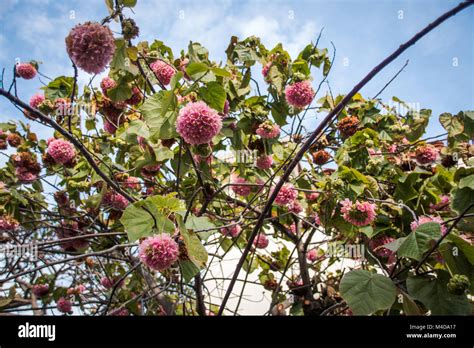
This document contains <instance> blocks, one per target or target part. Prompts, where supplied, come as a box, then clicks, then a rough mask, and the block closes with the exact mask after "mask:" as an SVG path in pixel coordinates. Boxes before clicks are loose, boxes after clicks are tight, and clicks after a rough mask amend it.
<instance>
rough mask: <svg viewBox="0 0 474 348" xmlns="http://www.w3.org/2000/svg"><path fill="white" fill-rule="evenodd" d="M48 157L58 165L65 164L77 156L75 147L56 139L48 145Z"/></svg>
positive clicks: (65, 141)
mask: <svg viewBox="0 0 474 348" xmlns="http://www.w3.org/2000/svg"><path fill="white" fill-rule="evenodd" d="M47 151H48V155H50V156H51V157H52V158H53V160H54V161H55V162H56V163H58V164H65V163H68V162H69V161H71V160H72V159H73V158H74V157H75V156H76V150H75V149H74V145H72V144H71V143H70V142H69V141H67V140H64V139H54V140H53V141H51V142H50V143H49V144H48V149H47Z"/></svg>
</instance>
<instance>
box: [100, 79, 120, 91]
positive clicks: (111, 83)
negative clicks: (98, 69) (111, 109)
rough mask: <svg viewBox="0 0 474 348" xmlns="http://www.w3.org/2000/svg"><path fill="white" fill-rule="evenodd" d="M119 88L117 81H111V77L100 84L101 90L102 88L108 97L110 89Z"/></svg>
mask: <svg viewBox="0 0 474 348" xmlns="http://www.w3.org/2000/svg"><path fill="white" fill-rule="evenodd" d="M115 87H117V82H115V80H113V79H111V78H110V77H108V76H106V77H104V78H103V79H102V81H101V82H100V88H102V92H103V93H104V94H105V95H107V91H108V90H109V89H112V88H115Z"/></svg>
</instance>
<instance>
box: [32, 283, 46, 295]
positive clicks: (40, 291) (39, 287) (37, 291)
mask: <svg viewBox="0 0 474 348" xmlns="http://www.w3.org/2000/svg"><path fill="white" fill-rule="evenodd" d="M31 292H32V293H33V294H34V295H35V296H37V297H44V296H46V295H47V294H48V292H49V285H48V284H36V285H33V288H32V289H31Z"/></svg>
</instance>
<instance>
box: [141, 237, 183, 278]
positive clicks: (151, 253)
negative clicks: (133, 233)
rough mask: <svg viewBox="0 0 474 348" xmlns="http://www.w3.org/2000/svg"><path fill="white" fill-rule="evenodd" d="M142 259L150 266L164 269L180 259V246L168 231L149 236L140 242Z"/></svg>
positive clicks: (160, 269)
mask: <svg viewBox="0 0 474 348" xmlns="http://www.w3.org/2000/svg"><path fill="white" fill-rule="evenodd" d="M139 254H140V259H141V260H142V262H143V263H145V264H146V265H147V266H148V267H150V268H152V269H156V270H159V271H163V270H165V269H167V268H169V267H170V266H171V265H172V264H173V263H175V262H176V260H177V259H178V254H179V247H178V244H177V243H176V242H175V241H174V239H173V238H171V236H170V235H169V234H167V233H161V234H159V235H156V236H153V237H148V238H146V239H145V240H143V241H142V242H141V243H140V251H139Z"/></svg>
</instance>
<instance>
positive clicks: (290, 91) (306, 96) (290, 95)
mask: <svg viewBox="0 0 474 348" xmlns="http://www.w3.org/2000/svg"><path fill="white" fill-rule="evenodd" d="M285 96H286V101H287V102H288V104H290V105H292V106H294V107H295V108H299V109H302V108H304V107H306V106H308V105H309V104H311V102H312V101H313V98H314V90H313V87H311V83H310V82H309V81H307V80H306V81H301V82H296V83H294V84H292V85H289V86H286V88H285Z"/></svg>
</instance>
